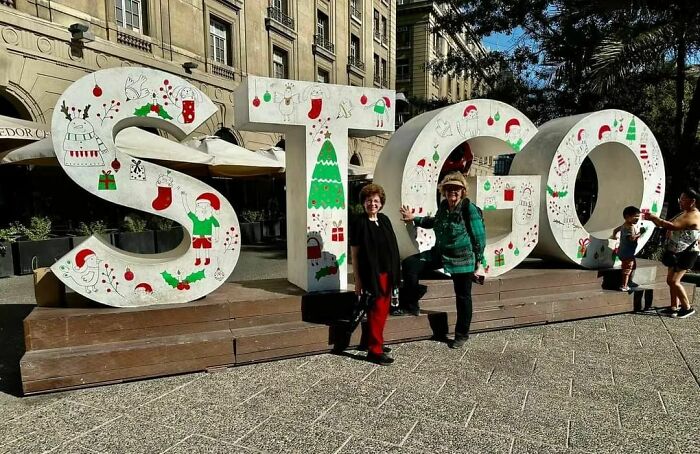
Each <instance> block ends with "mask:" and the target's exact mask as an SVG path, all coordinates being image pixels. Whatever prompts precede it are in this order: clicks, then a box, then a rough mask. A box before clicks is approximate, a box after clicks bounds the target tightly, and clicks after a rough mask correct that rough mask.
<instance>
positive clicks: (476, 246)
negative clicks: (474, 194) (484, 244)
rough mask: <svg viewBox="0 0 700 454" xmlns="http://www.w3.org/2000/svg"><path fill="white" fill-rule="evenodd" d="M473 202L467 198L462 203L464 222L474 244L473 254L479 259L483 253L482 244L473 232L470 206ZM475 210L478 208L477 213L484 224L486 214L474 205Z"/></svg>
mask: <svg viewBox="0 0 700 454" xmlns="http://www.w3.org/2000/svg"><path fill="white" fill-rule="evenodd" d="M471 204H472V203H471V201H470V200H469V199H468V198H465V199H464V200H463V201H462V221H463V222H464V226H465V227H466V228H467V232H469V241H471V243H472V252H473V253H474V257H475V258H476V257H478V256H479V253H480V252H481V244H479V242H478V241H477V240H476V237H475V236H474V232H472V224H471V213H470V210H469V205H471ZM474 208H476V211H477V212H478V213H479V217H480V218H481V222H484V212H483V211H482V210H481V208H479V207H478V206H476V205H474Z"/></svg>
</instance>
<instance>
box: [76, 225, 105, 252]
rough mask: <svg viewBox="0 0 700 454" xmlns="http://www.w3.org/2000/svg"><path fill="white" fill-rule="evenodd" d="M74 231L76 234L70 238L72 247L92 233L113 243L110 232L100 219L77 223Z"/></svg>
mask: <svg viewBox="0 0 700 454" xmlns="http://www.w3.org/2000/svg"><path fill="white" fill-rule="evenodd" d="M75 233H76V235H75V236H74V237H73V238H72V240H73V247H76V246H78V245H79V244H80V243H82V242H83V241H85V240H87V239H88V238H90V237H91V236H93V235H95V236H97V237H100V238H101V239H102V241H104V242H105V243H108V244H114V241H113V239H112V234H111V233H110V231H109V229H108V228H107V225H106V224H105V223H104V222H102V221H92V222H90V223H89V224H86V223H85V222H81V223H80V224H78V228H77V229H75Z"/></svg>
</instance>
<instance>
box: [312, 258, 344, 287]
mask: <svg viewBox="0 0 700 454" xmlns="http://www.w3.org/2000/svg"><path fill="white" fill-rule="evenodd" d="M343 262H345V254H341V255H340V257H339V258H338V260H336V261H335V262H333V265H329V266H324V267H323V268H321V269H320V270H318V271H316V275H315V277H316V280H317V281H319V280H321V278H323V277H326V276H332V275H334V274H338V268H340V265H342V264H343Z"/></svg>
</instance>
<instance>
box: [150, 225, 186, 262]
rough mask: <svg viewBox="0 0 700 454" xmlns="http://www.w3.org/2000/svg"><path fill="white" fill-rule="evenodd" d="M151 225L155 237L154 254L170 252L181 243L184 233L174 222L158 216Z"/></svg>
mask: <svg viewBox="0 0 700 454" xmlns="http://www.w3.org/2000/svg"><path fill="white" fill-rule="evenodd" d="M152 225H153V227H154V229H155V235H156V252H158V253H161V252H167V251H171V250H173V249H175V248H176V247H178V246H179V245H180V243H181V242H182V237H183V236H184V231H183V230H182V226H179V225H177V224H176V223H175V222H174V221H172V220H170V219H167V218H162V217H160V216H158V217H156V218H154V220H153V222H152Z"/></svg>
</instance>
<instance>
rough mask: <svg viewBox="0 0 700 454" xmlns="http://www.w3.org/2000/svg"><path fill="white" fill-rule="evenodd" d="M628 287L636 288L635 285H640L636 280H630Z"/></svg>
mask: <svg viewBox="0 0 700 454" xmlns="http://www.w3.org/2000/svg"><path fill="white" fill-rule="evenodd" d="M627 287H629V288H635V287H639V284H637V283H636V282H632V281H629V282H627Z"/></svg>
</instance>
